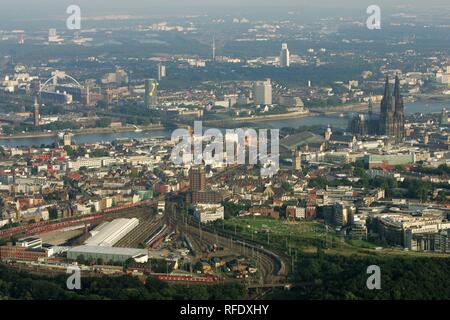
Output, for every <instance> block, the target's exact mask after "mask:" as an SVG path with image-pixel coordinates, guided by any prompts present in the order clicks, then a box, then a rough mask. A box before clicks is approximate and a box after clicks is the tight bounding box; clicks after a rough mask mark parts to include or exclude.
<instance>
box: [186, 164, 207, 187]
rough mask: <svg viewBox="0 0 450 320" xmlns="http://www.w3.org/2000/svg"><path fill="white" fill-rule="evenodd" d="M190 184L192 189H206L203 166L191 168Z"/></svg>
mask: <svg viewBox="0 0 450 320" xmlns="http://www.w3.org/2000/svg"><path fill="white" fill-rule="evenodd" d="M189 186H190V188H191V191H205V189H206V175H205V168H204V167H203V166H201V167H193V168H191V170H189Z"/></svg>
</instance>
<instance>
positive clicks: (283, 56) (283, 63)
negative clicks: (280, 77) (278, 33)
mask: <svg viewBox="0 0 450 320" xmlns="http://www.w3.org/2000/svg"><path fill="white" fill-rule="evenodd" d="M290 59H291V57H290V54H289V49H288V45H287V43H283V44H282V45H281V52H280V67H281V68H288V67H289V66H290V64H291V61H290Z"/></svg>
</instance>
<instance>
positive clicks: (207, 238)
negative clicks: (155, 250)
mask: <svg viewBox="0 0 450 320" xmlns="http://www.w3.org/2000/svg"><path fill="white" fill-rule="evenodd" d="M184 219H187V220H185V222H184V223H183V222H182V221H180V218H179V217H175V216H173V215H169V216H168V222H169V224H171V225H172V226H173V227H174V228H178V229H179V230H181V231H183V232H186V234H188V235H189V237H190V239H191V241H195V242H197V243H200V246H201V244H202V243H209V244H213V243H215V244H217V245H219V246H222V247H227V248H229V249H231V250H232V251H234V252H238V253H240V254H241V255H243V256H246V257H250V258H253V259H255V260H256V262H257V265H258V267H259V269H260V272H261V277H262V279H261V282H262V283H264V284H273V283H280V282H282V281H284V279H285V277H286V276H287V269H286V266H285V262H284V261H283V259H282V258H280V257H278V256H277V255H276V254H275V253H273V252H271V251H269V250H267V249H264V248H262V247H261V246H259V245H255V244H251V243H248V242H247V241H243V240H240V239H237V238H238V237H234V236H230V235H228V234H221V233H220V230H214V231H215V232H214V231H213V230H210V228H208V227H205V226H200V227H198V222H197V225H194V223H195V222H194V221H193V220H190V219H189V218H187V217H185V218H184ZM193 245H194V244H193Z"/></svg>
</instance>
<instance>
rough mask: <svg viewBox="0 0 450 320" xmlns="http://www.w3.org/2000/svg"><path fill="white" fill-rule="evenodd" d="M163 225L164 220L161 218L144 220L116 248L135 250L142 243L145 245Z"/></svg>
mask: <svg viewBox="0 0 450 320" xmlns="http://www.w3.org/2000/svg"><path fill="white" fill-rule="evenodd" d="M161 223H162V219H161V217H159V216H155V217H153V219H152V218H150V217H149V218H146V219H142V220H141V221H140V223H139V225H138V226H137V227H136V228H134V229H133V230H132V231H131V232H130V233H129V234H127V235H126V236H125V237H124V238H122V239H120V240H119V241H118V242H117V243H116V244H115V245H114V247H120V248H134V247H137V246H139V244H141V243H145V241H146V240H147V239H148V238H149V237H150V236H151V235H152V234H153V233H154V232H155V231H156V230H157V229H158V227H160V225H161Z"/></svg>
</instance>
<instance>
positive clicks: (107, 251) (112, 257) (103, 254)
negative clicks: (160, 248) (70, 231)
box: [67, 246, 148, 263]
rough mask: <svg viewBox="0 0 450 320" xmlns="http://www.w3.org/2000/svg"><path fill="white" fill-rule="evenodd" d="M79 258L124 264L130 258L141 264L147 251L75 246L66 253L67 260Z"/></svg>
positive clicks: (144, 260)
mask: <svg viewBox="0 0 450 320" xmlns="http://www.w3.org/2000/svg"><path fill="white" fill-rule="evenodd" d="M81 256H83V258H84V259H86V260H98V259H102V260H103V261H104V262H125V261H127V260H128V259H130V258H132V259H135V260H136V261H137V262H141V263H144V262H147V261H148V251H147V249H133V248H115V247H101V246H77V247H73V248H71V249H69V250H68V251H67V259H69V260H76V259H77V258H79V257H81Z"/></svg>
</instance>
